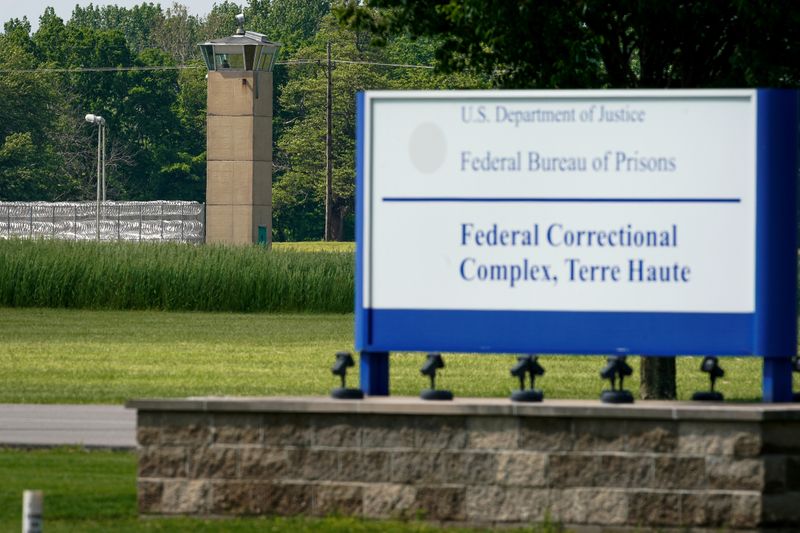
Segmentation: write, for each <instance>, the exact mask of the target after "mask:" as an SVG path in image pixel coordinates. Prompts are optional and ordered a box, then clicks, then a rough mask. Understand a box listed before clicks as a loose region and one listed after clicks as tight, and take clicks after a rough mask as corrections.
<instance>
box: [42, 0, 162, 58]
mask: <svg viewBox="0 0 800 533" xmlns="http://www.w3.org/2000/svg"><path fill="white" fill-rule="evenodd" d="M163 19H164V13H163V12H162V10H161V6H160V5H159V4H153V3H152V2H150V3H146V2H142V3H141V4H140V5H136V6H133V7H131V8H126V7H119V6H116V5H106V6H102V7H101V6H99V5H98V6H94V5H92V4H89V5H88V6H86V7H81V6H79V5H76V6H75V9H74V10H73V11H72V18H71V19H70V21H69V23H70V25H73V26H80V27H84V28H91V29H95V30H114V29H115V30H119V31H121V32H122V33H123V34H124V35H125V40H126V41H127V43H128V46H129V47H130V49H131V50H132V51H133V52H134V53H137V54H138V53H139V52H142V51H143V50H146V49H147V48H153V47H154V46H155V43H154V41H153V32H154V31H155V29H156V28H157V27H158V26H159V24H160V23H161V21H162V20H163ZM40 28H41V25H40ZM37 33H38V32H37Z"/></svg>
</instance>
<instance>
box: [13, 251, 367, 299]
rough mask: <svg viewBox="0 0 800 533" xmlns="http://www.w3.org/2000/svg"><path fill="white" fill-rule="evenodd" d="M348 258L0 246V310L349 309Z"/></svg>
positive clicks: (292, 253)
mask: <svg viewBox="0 0 800 533" xmlns="http://www.w3.org/2000/svg"><path fill="white" fill-rule="evenodd" d="M353 272H354V259H353V254H352V253H336V252H331V253H315V252H300V251H281V252H273V251H268V250H266V249H264V248H261V247H256V246H252V247H225V246H193V245H188V244H170V243H152V244H147V243H124V242H123V243H94V242H69V241H50V240H13V239H12V240H7V241H0V306H9V307H66V308H81V309H160V310H170V311H172V310H181V311H237V312H256V311H284V312H295V311H305V312H320V313H323V312H324V313H347V312H351V311H352V310H353V283H354V281H353Z"/></svg>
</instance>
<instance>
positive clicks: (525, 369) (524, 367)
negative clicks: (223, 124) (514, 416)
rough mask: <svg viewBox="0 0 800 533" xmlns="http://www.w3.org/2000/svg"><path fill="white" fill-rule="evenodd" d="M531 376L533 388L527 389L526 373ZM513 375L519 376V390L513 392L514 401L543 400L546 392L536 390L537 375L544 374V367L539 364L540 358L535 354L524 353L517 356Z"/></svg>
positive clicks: (512, 369) (512, 368)
mask: <svg viewBox="0 0 800 533" xmlns="http://www.w3.org/2000/svg"><path fill="white" fill-rule="evenodd" d="M526 374H530V376H531V388H530V389H527V390H526V389H525V375H526ZM511 375H512V376H514V377H516V378H519V390H515V391H514V392H512V393H511V401H513V402H541V401H542V400H543V399H544V392H542V391H541V390H536V388H535V387H534V383H535V380H536V376H542V375H544V368H543V367H542V365H540V364H539V358H538V357H536V356H534V355H523V356H521V357H518V358H517V364H516V365H514V366H513V367H511Z"/></svg>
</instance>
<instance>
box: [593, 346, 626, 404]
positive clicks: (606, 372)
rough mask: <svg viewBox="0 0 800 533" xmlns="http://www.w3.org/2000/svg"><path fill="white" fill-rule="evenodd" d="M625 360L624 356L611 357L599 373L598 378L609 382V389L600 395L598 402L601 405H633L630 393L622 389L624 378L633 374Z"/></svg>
mask: <svg viewBox="0 0 800 533" xmlns="http://www.w3.org/2000/svg"><path fill="white" fill-rule="evenodd" d="M625 359H626V357H625V356H624V355H612V356H611V357H609V358H608V360H607V361H608V362H607V364H606V366H605V368H603V370H601V371H600V377H601V378H603V379H607V380H609V381H610V382H611V389H610V390H604V391H603V392H602V393H601V394H600V401H602V402H603V403H633V394H631V391H629V390H625V389H623V388H622V387H623V382H624V381H625V378H626V377H628V376H630V375H631V374H633V369H632V368H631V366H630V365H629V364H628V363H627V362H626V361H625ZM617 379H619V388H617Z"/></svg>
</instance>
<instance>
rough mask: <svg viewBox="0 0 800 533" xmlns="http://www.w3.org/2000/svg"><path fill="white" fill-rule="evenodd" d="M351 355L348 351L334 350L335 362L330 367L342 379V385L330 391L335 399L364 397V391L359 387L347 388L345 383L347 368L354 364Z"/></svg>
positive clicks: (359, 398)
mask: <svg viewBox="0 0 800 533" xmlns="http://www.w3.org/2000/svg"><path fill="white" fill-rule="evenodd" d="M355 365H356V363H355V361H353V356H352V355H351V354H350V352H336V362H335V363H333V367H331V372H332V373H333V375H334V376H339V377H340V378H341V380H342V386H341V387H338V388H335V389H333V390H332V391H331V396H332V397H333V398H336V399H337V400H361V399H363V398H364V391H362V390H361V389H348V388H347V385H346V384H345V380H346V378H347V369H348V368H350V367H353V366H355Z"/></svg>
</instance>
